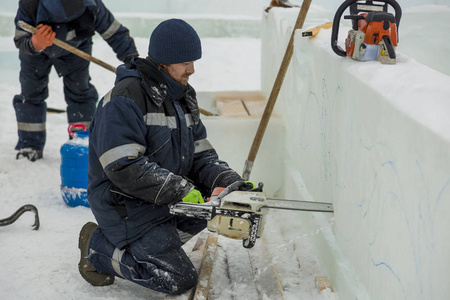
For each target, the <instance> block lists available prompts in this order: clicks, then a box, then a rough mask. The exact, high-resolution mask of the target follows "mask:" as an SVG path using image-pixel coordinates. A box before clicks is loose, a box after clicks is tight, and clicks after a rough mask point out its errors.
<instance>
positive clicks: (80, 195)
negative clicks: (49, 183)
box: [60, 124, 89, 207]
mask: <svg viewBox="0 0 450 300" xmlns="http://www.w3.org/2000/svg"><path fill="white" fill-rule="evenodd" d="M76 125H81V124H76ZM71 129H73V126H72V127H71V126H69V134H70V135H71V136H72V139H70V140H69V141H67V142H66V143H65V144H64V145H62V146H61V151H60V152H61V195H62V198H63V200H64V202H65V203H66V204H67V205H69V206H79V205H82V206H86V207H89V202H88V201H87V182H88V159H89V131H87V130H86V127H85V126H84V125H82V129H84V130H81V131H76V132H73V131H72V130H71Z"/></svg>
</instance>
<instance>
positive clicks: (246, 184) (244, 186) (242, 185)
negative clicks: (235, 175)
mask: <svg viewBox="0 0 450 300" xmlns="http://www.w3.org/2000/svg"><path fill="white" fill-rule="evenodd" d="M255 186H256V185H255V184H254V183H253V182H251V181H236V182H234V183H232V184H230V185H229V186H227V187H226V188H225V189H224V190H223V191H222V192H221V193H220V194H219V195H218V196H217V197H215V198H214V200H213V199H211V202H212V204H213V205H216V206H218V205H220V202H221V200H222V198H223V197H225V196H226V195H228V194H229V193H231V192H234V191H254V192H262V189H263V186H264V184H263V183H262V182H260V183H259V184H258V187H256V188H255Z"/></svg>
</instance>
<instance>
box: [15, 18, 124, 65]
mask: <svg viewBox="0 0 450 300" xmlns="http://www.w3.org/2000/svg"><path fill="white" fill-rule="evenodd" d="M17 25H18V26H19V27H20V28H22V29H23V30H25V31H27V32H29V33H35V32H36V31H37V29H36V28H35V27H33V26H31V25H29V24H27V23H25V22H24V21H19V22H17ZM53 44H55V45H56V46H58V47H60V48H63V49H64V50H67V51H69V52H70V53H72V54H75V55H77V56H79V57H81V58H84V59H86V60H88V61H91V62H93V63H95V64H97V65H99V66H102V67H104V68H105V69H108V70H110V71H111V72H113V73H116V68H114V67H113V66H111V65H109V64H107V63H105V62H104V61H101V60H100V59H97V58H95V57H93V56H91V55H89V54H87V53H86V52H83V51H81V50H79V49H77V48H75V47H73V46H71V45H69V44H67V43H65V42H63V41H61V40H59V39H57V38H55V39H54V40H53Z"/></svg>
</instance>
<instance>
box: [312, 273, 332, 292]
mask: <svg viewBox="0 0 450 300" xmlns="http://www.w3.org/2000/svg"><path fill="white" fill-rule="evenodd" d="M315 282H316V287H317V288H318V289H319V291H323V290H324V289H330V291H333V289H332V288H331V284H330V282H329V281H328V277H326V276H316V280H315Z"/></svg>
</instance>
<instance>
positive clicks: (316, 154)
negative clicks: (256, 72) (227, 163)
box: [262, 6, 450, 299]
mask: <svg viewBox="0 0 450 300" xmlns="http://www.w3.org/2000/svg"><path fill="white" fill-rule="evenodd" d="M418 11H420V9H419V10H418ZM411 13H413V12H411ZM428 13H430V14H431V19H429V18H428V17H430V15H428ZM428 13H427V14H426V15H425V16H424V18H423V19H421V18H420V17H421V16H420V14H416V15H415V16H414V18H416V20H417V22H420V24H421V25H422V27H423V28H422V29H423V30H424V31H427V30H430V31H432V30H436V27H434V25H435V24H433V16H435V17H436V19H439V18H440V17H441V16H442V14H444V15H445V16H446V18H447V19H448V16H449V15H450V14H449V10H448V7H446V6H442V7H440V8H439V9H437V10H435V11H434V13H433V12H430V11H428ZM297 14H298V10H296V9H289V10H287V9H273V10H271V11H270V13H269V14H268V15H266V16H264V18H263V37H262V49H263V52H262V87H263V89H264V90H265V91H266V92H270V89H271V87H272V83H273V80H274V78H275V75H276V73H277V72H278V67H279V65H280V61H281V58H282V56H283V55H284V49H285V47H286V44H287V42H288V40H289V37H290V32H291V30H292V27H293V24H294V22H295V19H296V17H297ZM407 16H408V13H406V14H405V18H407ZM328 20H329V19H326V18H323V14H321V11H319V10H314V8H313V11H312V12H311V14H309V15H308V18H307V22H306V23H305V26H304V28H308V27H313V26H315V25H318V24H320V23H322V22H325V21H328ZM428 21H430V23H431V25H430V23H428ZM442 25H443V26H446V25H445V24H442ZM402 26H403V27H401V29H400V37H401V40H400V45H399V47H398V49H397V50H398V52H397V55H398V62H397V64H396V65H381V64H380V63H379V62H365V63H362V62H356V61H353V60H351V59H350V58H341V57H339V56H337V55H336V54H334V52H333V51H332V50H331V46H330V36H331V31H330V30H328V31H324V30H323V31H321V33H320V34H319V35H318V36H317V37H316V38H315V39H311V40H310V39H308V38H302V37H301V34H300V32H297V34H296V36H295V48H294V56H293V58H292V61H291V64H290V67H289V70H288V73H287V75H286V78H285V81H284V84H283V87H282V90H281V92H280V95H279V97H278V100H277V105H276V111H278V112H281V113H283V114H284V117H285V127H286V156H285V165H286V178H285V189H284V190H285V195H286V196H287V197H291V198H292V197H296V196H297V197H298V195H301V196H302V197H303V198H304V199H306V200H312V201H320V202H332V203H333V205H334V208H335V213H334V217H332V216H329V215H325V214H321V213H312V214H303V215H302V218H301V219H299V220H298V223H297V224H296V225H293V226H298V228H303V229H304V230H305V231H304V232H307V233H310V234H311V232H316V233H317V234H314V235H313V236H314V239H315V241H316V243H317V245H318V249H319V251H320V252H321V256H322V261H323V263H324V264H325V265H326V267H327V269H328V271H329V276H330V280H331V281H332V285H333V287H334V289H335V291H336V292H337V293H338V294H339V297H340V298H341V299H447V297H448V294H449V293H450V286H449V285H448V280H447V279H446V278H447V276H446V273H447V269H448V266H449V263H450V259H449V255H448V253H450V242H449V240H450V233H449V230H448V228H449V227H450V221H449V218H448V217H447V213H446V212H447V211H449V209H450V188H449V186H450V171H449V170H450V152H449V151H448V149H449V147H450V132H449V131H448V128H450V118H449V117H448V116H449V115H450V101H449V100H450V77H449V76H447V75H445V74H443V73H441V72H438V71H436V70H435V69H431V68H430V67H428V66H426V65H423V64H420V63H419V62H417V61H416V60H415V57H410V56H407V55H406V54H404V53H403V52H401V51H402V50H403V49H404V50H405V52H408V51H410V49H409V47H410V46H408V45H410V43H412V42H414V41H413V40H414V39H415V38H416V36H415V33H414V32H412V31H408V26H406V25H405V24H402ZM402 28H403V31H402ZM348 29H349V28H348V27H347V28H343V27H341V30H340V32H341V33H342V34H341V46H343V40H344V39H345V37H344V36H342V35H345V34H346V32H347V31H348ZM440 34H444V35H445V32H444V31H443V32H440ZM435 42H436V44H437V46H436V47H431V48H430V47H427V45H426V43H423V45H422V48H419V49H415V50H416V51H417V52H421V51H422V52H426V53H427V55H428V56H437V58H436V59H437V60H439V61H441V62H444V61H446V60H447V59H446V55H445V53H444V54H441V53H440V52H439V49H438V48H439V47H440V46H442V47H444V49H445V48H446V47H448V42H447V41H445V40H442V39H441V40H438V41H435ZM402 43H405V44H406V46H405V48H403V47H402ZM446 44H447V45H446ZM449 71H450V70H448V69H444V70H443V72H447V74H448V72H449ZM299 230H300V229H299ZM299 234H300V232H299Z"/></svg>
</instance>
